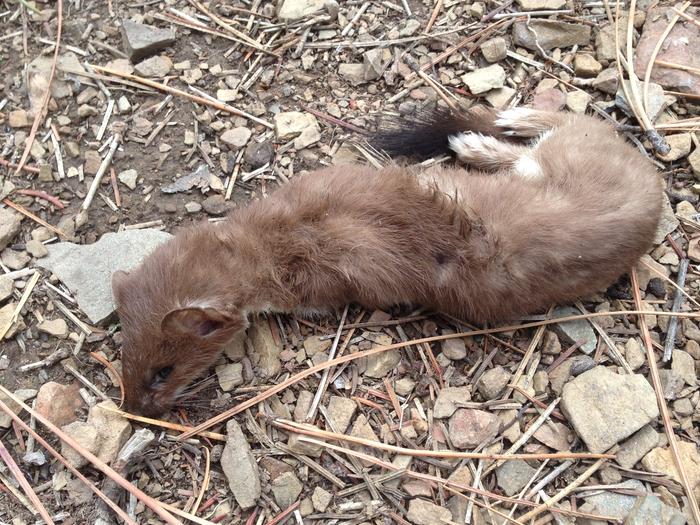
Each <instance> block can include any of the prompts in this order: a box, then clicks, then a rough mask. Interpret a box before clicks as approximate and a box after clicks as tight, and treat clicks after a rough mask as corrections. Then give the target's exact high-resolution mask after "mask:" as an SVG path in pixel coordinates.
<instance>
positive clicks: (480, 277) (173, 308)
mask: <svg viewBox="0 0 700 525" xmlns="http://www.w3.org/2000/svg"><path fill="white" fill-rule="evenodd" d="M440 119H443V120H444V126H442V127H440ZM487 133H488V134H487ZM511 138H516V139H517V138H519V139H520V141H519V142H518V141H513V140H510V139H511ZM384 139H385V140H384V142H385V145H387V147H388V149H390V150H393V151H394V152H399V153H401V152H403V153H406V152H411V151H418V150H421V149H426V148H428V149H430V148H433V147H435V146H436V145H438V146H439V145H442V147H443V149H445V146H449V148H450V149H451V150H452V151H454V153H455V154H456V156H457V158H458V160H459V161H461V162H463V163H465V164H466V165H467V166H468V168H464V167H442V166H437V167H435V168H433V169H430V170H426V171H424V172H420V173H414V172H413V171H414V170H413V169H412V168H409V167H401V166H391V167H387V168H384V169H375V168H372V167H368V166H360V165H357V166H335V167H330V168H325V169H322V170H319V171H316V172H313V173H309V174H307V175H303V176H299V177H297V178H296V179H294V180H292V181H290V182H289V183H287V184H285V185H283V186H282V187H280V188H279V189H278V190H276V191H275V192H274V193H273V194H271V195H270V196H269V197H268V198H266V199H263V200H259V201H255V202H252V203H251V204H250V205H248V206H247V207H243V208H240V209H237V210H235V211H234V212H233V213H231V214H230V216H229V217H228V218H227V219H226V220H225V221H222V222H220V223H217V224H200V225H197V226H193V227H190V228H188V229H186V230H184V231H183V232H182V233H179V234H178V235H176V236H175V237H174V238H173V239H172V240H171V241H169V242H167V243H165V244H164V245H162V246H160V247H159V248H157V249H156V250H155V251H154V252H153V253H152V254H151V255H150V256H148V257H147V258H146V259H145V260H144V261H143V263H142V264H141V265H140V266H139V267H137V268H136V269H134V270H133V271H131V272H130V273H128V274H127V273H124V272H117V273H115V275H114V276H113V283H112V286H113V292H114V297H115V301H116V305H117V313H118V315H119V317H120V319H121V330H122V334H123V341H124V343H123V348H122V364H123V378H124V386H125V395H126V407H127V409H129V410H131V411H134V412H139V413H142V414H146V415H151V416H156V415H159V414H161V413H163V412H165V411H167V410H168V409H169V408H170V407H172V405H173V404H174V403H176V402H177V400H178V399H179V398H180V397H181V396H182V395H183V392H184V389H185V387H186V386H187V385H188V384H189V383H190V382H191V381H192V380H193V379H195V378H196V377H198V376H199V375H201V374H202V373H203V372H205V371H206V370H207V369H208V368H209V367H210V366H211V365H212V364H213V363H214V362H215V361H216V359H217V358H218V357H219V355H220V353H221V350H222V347H223V345H225V343H227V342H228V341H229V340H230V339H231V338H232V337H233V336H234V335H235V334H236V333H237V332H238V331H240V330H244V329H245V328H246V327H247V326H248V316H249V315H251V314H255V313H259V312H295V313H299V314H306V313H309V312H319V311H330V310H332V309H335V308H338V307H342V306H343V305H345V304H347V303H351V302H354V303H359V304H361V305H363V306H364V307H365V308H369V309H374V308H384V307H387V306H390V305H393V304H399V303H407V304H414V305H423V306H426V307H429V308H432V309H435V310H438V311H443V312H445V313H449V314H451V315H454V316H457V317H459V318H463V319H468V320H471V321H474V322H487V321H488V322H494V321H501V320H508V319H512V318H514V317H516V316H521V315H524V314H528V313H534V312H542V311H544V310H545V309H546V308H548V307H549V306H550V305H553V304H562V303H567V302H570V301H573V300H575V299H577V298H581V297H585V296H588V295H590V294H592V293H595V292H597V291H599V290H601V289H603V288H604V287H606V286H607V285H609V284H611V283H612V282H614V281H615V279H616V278H618V277H619V276H620V275H622V274H623V273H624V272H626V271H627V270H628V269H629V268H631V267H632V266H633V265H634V264H635V262H636V261H637V259H638V258H639V257H640V256H641V255H642V254H644V253H645V252H646V251H647V250H648V249H649V248H650V247H651V244H652V239H653V237H654V233H655V230H656V228H657V224H658V222H659V218H660V213H661V206H662V193H663V187H662V181H661V177H660V176H659V175H658V174H657V173H656V170H655V168H654V167H653V166H652V164H651V163H650V162H649V161H648V160H647V159H646V158H644V156H643V155H641V154H640V152H639V151H637V150H636V149H635V148H633V147H632V146H630V145H628V144H627V143H625V142H624V140H622V139H621V138H619V137H618V136H617V135H616V133H615V132H614V130H613V129H612V128H611V127H610V126H609V125H607V124H606V123H604V122H602V121H600V120H598V119H596V118H593V117H589V116H585V115H575V114H569V113H549V112H541V111H535V110H531V109H526V108H516V109H509V110H505V111H501V112H491V111H487V110H483V109H482V110H478V111H477V110H474V111H470V112H469V113H467V114H464V115H453V116H451V117H444V118H443V117H439V118H438V120H435V119H433V120H432V121H426V122H424V123H423V124H421V125H420V126H418V128H416V129H403V130H400V131H399V133H398V134H388V135H385V136H384ZM379 142H380V143H381V141H379Z"/></svg>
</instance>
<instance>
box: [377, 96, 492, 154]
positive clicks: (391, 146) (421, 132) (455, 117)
mask: <svg viewBox="0 0 700 525" xmlns="http://www.w3.org/2000/svg"><path fill="white" fill-rule="evenodd" d="M495 120H496V112H495V111H494V110H492V109H489V108H486V107H484V106H475V107H473V108H470V109H467V110H465V111H461V112H456V111H452V110H449V109H441V108H435V109H432V110H420V111H418V112H416V113H414V114H411V115H405V116H390V115H386V116H384V118H383V119H382V121H381V122H380V124H379V127H378V129H377V131H375V132H374V133H372V134H371V135H370V137H368V141H369V143H370V144H371V145H372V146H374V147H375V148H377V149H378V150H383V151H385V152H386V153H387V154H389V155H390V156H392V157H398V156H405V157H414V158H416V157H418V158H420V157H422V158H428V157H431V156H434V155H438V154H443V153H448V152H450V151H451V150H450V148H449V137H450V136H452V135H458V134H459V133H466V132H472V133H481V134H482V135H490V136H492V137H498V138H501V137H503V134H502V131H501V129H500V128H498V126H496V125H495V123H494V121H495Z"/></svg>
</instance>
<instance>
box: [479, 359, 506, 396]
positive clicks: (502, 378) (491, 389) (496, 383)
mask: <svg viewBox="0 0 700 525" xmlns="http://www.w3.org/2000/svg"><path fill="white" fill-rule="evenodd" d="M510 376H511V374H510V372H508V371H507V370H506V369H505V368H503V367H502V366H495V367H493V368H491V369H490V370H487V371H486V372H484V373H483V374H482V375H481V377H480V378H479V380H478V381H477V382H476V388H477V390H478V391H479V393H480V394H481V396H482V397H483V398H484V399H485V400H486V401H490V400H491V399H496V398H497V397H498V395H499V394H500V393H501V392H503V389H504V388H505V387H506V386H507V385H508V382H509V381H510Z"/></svg>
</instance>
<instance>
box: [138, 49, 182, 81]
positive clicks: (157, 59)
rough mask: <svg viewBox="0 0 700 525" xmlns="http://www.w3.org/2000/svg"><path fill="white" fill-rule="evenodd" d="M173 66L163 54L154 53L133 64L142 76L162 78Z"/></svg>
mask: <svg viewBox="0 0 700 525" xmlns="http://www.w3.org/2000/svg"><path fill="white" fill-rule="evenodd" d="M172 68H173V61H172V60H170V59H169V58H168V57H167V56H165V55H156V56H153V57H150V58H147V59H146V60H144V61H143V62H139V63H138V64H136V66H134V69H135V70H136V72H137V73H138V74H139V75H141V76H142V77H152V78H163V77H165V76H166V75H167V74H168V73H170V70H171V69H172Z"/></svg>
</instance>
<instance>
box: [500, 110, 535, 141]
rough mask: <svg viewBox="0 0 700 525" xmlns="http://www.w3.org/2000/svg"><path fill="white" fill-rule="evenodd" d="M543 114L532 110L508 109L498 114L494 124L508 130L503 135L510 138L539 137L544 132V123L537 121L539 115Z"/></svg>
mask: <svg viewBox="0 0 700 525" xmlns="http://www.w3.org/2000/svg"><path fill="white" fill-rule="evenodd" d="M541 113H542V112H541V111H537V110H534V109H530V108H512V109H506V110H503V111H500V112H499V113H498V118H496V120H495V121H494V123H495V124H496V126H498V127H500V128H508V129H506V130H505V131H503V134H504V135H507V136H510V137H537V136H538V135H540V133H542V132H543V129H542V123H541V122H540V121H539V120H538V119H537V114H541Z"/></svg>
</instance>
